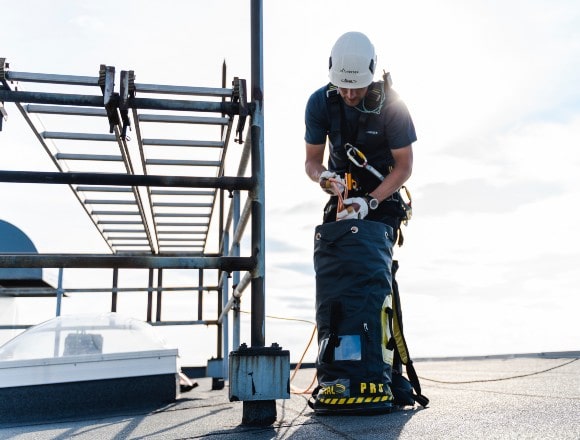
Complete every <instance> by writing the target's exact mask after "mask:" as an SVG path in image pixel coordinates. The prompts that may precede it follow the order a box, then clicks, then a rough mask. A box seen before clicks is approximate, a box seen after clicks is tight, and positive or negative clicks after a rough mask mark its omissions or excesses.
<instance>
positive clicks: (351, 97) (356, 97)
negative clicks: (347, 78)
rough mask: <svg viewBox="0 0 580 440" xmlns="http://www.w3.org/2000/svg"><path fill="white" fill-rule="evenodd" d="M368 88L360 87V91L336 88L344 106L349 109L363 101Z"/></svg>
mask: <svg viewBox="0 0 580 440" xmlns="http://www.w3.org/2000/svg"><path fill="white" fill-rule="evenodd" d="M367 90H368V87H361V88H360V89H344V88H342V87H339V88H338V93H340V96H342V99H343V100H344V102H345V104H346V105H348V106H349V107H355V106H357V105H358V103H359V102H361V101H362V100H363V98H364V97H365V95H366V94H367Z"/></svg>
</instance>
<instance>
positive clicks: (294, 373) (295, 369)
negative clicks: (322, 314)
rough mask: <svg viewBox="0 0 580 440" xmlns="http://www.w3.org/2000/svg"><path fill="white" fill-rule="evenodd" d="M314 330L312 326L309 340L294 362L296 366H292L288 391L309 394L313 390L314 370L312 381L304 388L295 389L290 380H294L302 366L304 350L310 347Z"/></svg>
mask: <svg viewBox="0 0 580 440" xmlns="http://www.w3.org/2000/svg"><path fill="white" fill-rule="evenodd" d="M316 330H317V327H316V326H314V328H313V329H312V334H311V335H310V340H309V341H308V344H307V345H306V348H305V349H304V352H303V353H302V356H301V357H300V361H298V363H297V364H296V368H294V372H293V373H292V377H290V384H291V385H290V391H291V392H292V394H311V393H312V391H313V385H314V383H315V382H316V371H315V372H314V378H313V379H312V382H310V385H308V386H307V387H306V389H305V390H298V389H296V387H294V386H293V385H292V381H293V380H294V377H295V376H296V373H298V370H300V367H301V366H302V361H303V360H304V356H306V352H307V351H308V349H309V348H310V345H311V344H312V340H313V339H314V335H315V334H316Z"/></svg>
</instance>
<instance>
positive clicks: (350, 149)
mask: <svg viewBox="0 0 580 440" xmlns="http://www.w3.org/2000/svg"><path fill="white" fill-rule="evenodd" d="M344 147H345V148H346V155H347V156H348V158H349V160H350V161H351V162H352V163H353V164H355V165H356V166H357V167H359V168H364V167H365V166H366V165H367V158H366V157H365V155H364V154H363V153H362V152H361V151H360V150H359V149H358V148H357V147H355V146H354V145H352V144H348V143H347V144H345V145H344ZM356 156H358V157H359V158H360V160H361V161H362V162H358V159H357V157H356Z"/></svg>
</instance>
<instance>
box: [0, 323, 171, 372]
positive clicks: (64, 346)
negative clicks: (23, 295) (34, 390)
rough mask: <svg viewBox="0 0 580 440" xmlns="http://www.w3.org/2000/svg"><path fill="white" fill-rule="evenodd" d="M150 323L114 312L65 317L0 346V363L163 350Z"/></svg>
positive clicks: (27, 331) (33, 328)
mask: <svg viewBox="0 0 580 440" xmlns="http://www.w3.org/2000/svg"><path fill="white" fill-rule="evenodd" d="M166 348H167V346H166V344H165V341H164V340H163V339H162V338H160V337H159V336H158V335H157V334H156V333H155V331H154V329H153V327H152V326H150V325H149V324H147V323H145V322H143V321H140V320H138V319H135V318H130V317H126V316H122V315H118V314H117V313H104V314H80V315H64V316H60V317H56V318H53V319H51V320H49V321H46V322H44V323H42V324H38V325H35V326H34V327H31V328H29V329H28V330H26V331H25V332H23V333H21V334H19V335H18V336H16V337H15V338H13V339H12V340H10V341H8V342H7V343H6V344H4V345H3V346H2V347H0V361H8V360H26V359H47V358H63V357H67V356H85V355H95V354H111V353H130V352H141V351H151V350H160V349H166Z"/></svg>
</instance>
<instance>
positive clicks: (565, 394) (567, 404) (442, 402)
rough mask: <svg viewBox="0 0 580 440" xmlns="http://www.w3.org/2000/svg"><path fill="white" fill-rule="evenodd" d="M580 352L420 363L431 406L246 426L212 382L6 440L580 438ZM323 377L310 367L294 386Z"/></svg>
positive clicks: (4, 434)
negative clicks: (157, 403) (172, 398)
mask: <svg viewBox="0 0 580 440" xmlns="http://www.w3.org/2000/svg"><path fill="white" fill-rule="evenodd" d="M579 359H580V352H565V353H550V354H535V355H533V354H530V355H517V356H510V355H505V356H490V357H481V358H463V359H462V358H453V359H440V360H418V361H415V367H416V370H417V374H418V375H419V376H420V377H421V385H422V388H423V394H424V395H426V396H427V397H428V398H429V399H430V401H431V402H430V404H429V406H428V407H427V408H422V407H419V406H416V407H414V408H411V407H407V408H405V409H400V410H397V411H394V412H393V413H391V414H384V415H374V416H320V415H316V414H315V413H314V412H313V411H312V410H311V409H310V407H309V406H308V404H307V400H308V396H307V395H300V394H292V397H291V398H290V399H288V400H278V401H277V402H276V405H277V420H276V422H275V423H274V424H273V425H272V426H269V427H248V426H244V425H242V424H241V421H242V410H243V403H241V402H230V401H229V400H228V390H227V387H226V388H225V389H223V390H219V391H212V390H211V378H201V379H196V381H197V383H198V384H199V386H198V387H196V388H194V389H193V390H191V391H189V392H187V393H183V394H182V395H181V398H180V399H179V400H178V401H176V402H175V403H174V404H171V405H167V406H164V407H160V408H151V409H147V410H140V411H133V412H128V411H125V412H123V413H115V414H103V415H102V416H99V417H91V418H86V419H74V420H53V421H50V422H47V421H39V422H37V423H27V424H13V425H7V424H2V423H1V421H0V439H11V440H12V439H14V440H25V439H30V440H32V439H34V440H41V439H67V438H75V439H145V438H147V439H197V438H211V439H214V438H215V439H226V440H234V439H248V438H251V439H253V440H261V439H264V440H265V439H273V438H276V439H293V440H298V439H309V440H311V439H325V440H326V439H329V438H332V439H377V438H381V439H420V438H423V439H466V438H468V439H523V438H525V439H579V438H580V361H579ZM314 375H315V370H314V369H311V368H307V369H301V370H299V371H298V373H297V374H296V376H295V378H294V379H293V381H292V385H293V387H294V388H296V389H299V390H302V389H304V388H306V387H308V386H309V384H310V383H311V382H312V380H313V378H314Z"/></svg>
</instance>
